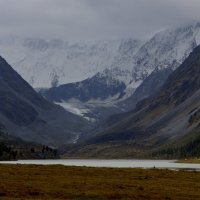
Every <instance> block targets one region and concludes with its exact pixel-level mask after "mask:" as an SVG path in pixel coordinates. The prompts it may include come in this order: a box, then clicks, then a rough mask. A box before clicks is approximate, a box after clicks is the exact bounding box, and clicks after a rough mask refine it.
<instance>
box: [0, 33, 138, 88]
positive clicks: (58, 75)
mask: <svg viewBox="0 0 200 200" xmlns="http://www.w3.org/2000/svg"><path fill="white" fill-rule="evenodd" d="M140 46H141V42H139V41H137V40H134V39H122V40H113V41H111V40H108V41H97V42H85V43H83V42H79V43H69V42H66V41H61V40H50V41H46V40H42V39H30V38H29V39H22V38H19V37H14V36H12V37H11V36H10V37H6V38H5V37H4V38H0V53H1V55H3V56H4V57H5V58H6V59H7V60H8V62H9V63H11V64H12V66H14V68H15V70H16V71H17V72H18V73H20V74H21V75H22V77H23V78H24V79H25V80H26V81H28V82H29V83H30V84H31V85H32V86H33V87H35V88H49V87H52V86H57V85H61V84H66V83H72V82H78V81H82V80H84V79H87V78H89V77H92V76H94V75H95V74H96V73H98V72H101V71H103V70H105V69H107V68H109V69H112V64H113V62H114V60H115V58H118V57H119V55H120V56H121V54H122V53H123V56H124V57H125V58H127V57H128V56H129V55H131V56H132V55H133V54H134V53H136V52H137V50H138V49H139V47H140ZM123 60H126V59H123ZM126 62H127V60H126ZM129 65H130V64H129ZM124 66H127V64H124ZM129 67H130V66H129ZM124 73H127V72H126V71H125V70H124Z"/></svg>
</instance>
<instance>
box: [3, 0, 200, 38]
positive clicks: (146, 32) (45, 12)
mask: <svg viewBox="0 0 200 200" xmlns="http://www.w3.org/2000/svg"><path fill="white" fill-rule="evenodd" d="M192 20H196V21H198V20H199V21H200V0H0V35H5V34H17V35H22V36H30V37H41V38H65V39H66V40H93V39H95V40H96V39H105V38H108V39H111V38H113V39H116V38H127V37H135V38H142V37H149V36H151V35H152V34H153V33H155V32H157V31H159V30H162V29H164V28H167V27H170V26H175V25H178V24H183V23H188V22H190V21H192Z"/></svg>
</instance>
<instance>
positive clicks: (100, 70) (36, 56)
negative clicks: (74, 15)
mask: <svg viewBox="0 0 200 200" xmlns="http://www.w3.org/2000/svg"><path fill="white" fill-rule="evenodd" d="M199 44H200V23H193V24H190V25H186V26H182V27H178V28H173V29H169V30H165V31H162V32H159V33H157V34H155V35H154V36H153V37H152V38H151V39H149V40H148V41H146V42H140V41H138V40H135V39H122V40H113V41H110V40H107V41H106V40H104V41H97V42H79V43H78V42H77V43H74V44H72V43H69V42H65V41H61V40H51V41H46V40H41V39H22V38H18V37H7V38H1V39H0V53H1V54H2V55H3V56H4V57H5V58H6V59H7V60H8V61H9V62H10V63H11V64H12V66H13V67H14V68H15V70H16V71H17V72H18V73H20V74H21V75H22V77H23V78H24V79H25V80H27V81H28V82H29V83H30V84H31V85H32V86H33V87H35V88H36V87H39V88H46V87H51V86H53V87H54V89H53V91H54V93H55V94H57V91H56V90H60V87H61V88H67V91H66V92H65V90H62V93H63V95H62V94H60V95H59V99H58V97H57V99H56V102H58V103H60V102H63V103H66V101H69V100H70V99H75V102H76V100H78V101H84V103H86V100H83V99H82V97H83V94H84V93H85V92H87V91H91V88H92V87H94V88H93V89H92V91H93V92H92V93H91V92H90V93H88V94H87V101H91V100H92V101H93V102H95V101H94V100H98V102H99V100H101V101H106V98H107V99H109V101H108V102H109V104H110V102H111V101H112V102H114V106H116V102H118V101H123V100H124V99H126V98H128V97H130V96H131V95H134V91H135V90H136V88H138V87H139V86H140V85H141V84H143V81H144V80H145V79H146V78H147V77H148V76H149V75H151V74H152V73H153V72H155V71H158V75H156V77H157V76H159V70H163V69H168V68H170V69H172V70H174V69H176V68H177V67H178V66H180V64H181V63H182V62H183V61H184V60H185V58H186V57H187V56H188V55H189V54H190V52H192V50H193V49H194V48H195V47H196V46H197V45H199ZM97 74H98V75H97ZM162 74H163V73H162ZM168 75H169V74H168V73H166V76H168ZM154 76H155V74H154ZM102 77H103V79H102ZM165 79H166V77H165V78H163V79H162V80H163V81H162V80H160V79H158V80H159V82H158V83H157V84H160V85H162V84H163V82H164V80H165ZM101 80H105V82H106V83H103V82H102V81H101ZM109 80H112V81H109ZM94 82H96V83H98V84H94ZM113 82H116V83H118V84H119V85H123V84H125V87H121V88H116V86H115V87H114V90H112V89H111V87H113ZM152 82H154V81H152ZM85 83H87V84H85ZM99 83H102V88H104V91H108V92H106V93H103V92H98V93H95V92H96V90H99V88H101V84H100V85H99ZM66 84H67V85H66ZM145 84H146V82H145ZM62 85H65V87H62ZM81 85H84V87H78V89H77V86H81ZM96 85H98V88H97V87H96V88H95V86H96ZM146 85H148V84H146ZM56 86H60V87H56ZM106 87H107V88H106ZM152 87H153V86H152ZM141 88H143V90H144V91H146V90H147V89H148V90H151V87H149V86H148V88H146V86H145V85H144V86H142V87H141ZM156 88H160V87H156ZM73 89H74V90H75V91H73V92H70V94H69V91H70V90H73ZM154 89H155V88H154ZM50 91H52V90H50ZM109 91H111V92H110V93H109ZM113 91H115V92H113ZM153 91H154V92H156V90H153ZM77 92H79V93H80V94H77ZM47 93H48V91H47ZM96 94H98V95H96ZM101 94H102V95H101ZM141 94H142V95H143V96H145V97H147V96H148V95H147V96H146V95H145V94H143V92H141ZM148 94H152V92H148ZM51 95H52V94H51ZM66 95H67V98H66ZM45 96H46V97H47V96H48V95H45ZM53 96H54V99H55V95H54V94H53ZM119 97H120V98H119ZM131 99H141V98H140V97H137V98H131ZM110 100H111V101H110ZM136 103H137V102H134V103H133V104H136ZM122 104H123V103H122ZM122 104H120V105H122ZM81 106H82V105H81ZM92 107H94V105H92ZM125 107H129V106H126V105H125ZM130 108H132V106H130ZM87 109H88V108H87Z"/></svg>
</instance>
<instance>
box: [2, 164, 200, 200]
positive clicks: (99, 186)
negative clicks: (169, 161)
mask: <svg viewBox="0 0 200 200" xmlns="http://www.w3.org/2000/svg"><path fill="white" fill-rule="evenodd" d="M199 180H200V172H195V171H193V172H192V171H191V172H186V171H170V170H157V169H152V170H143V169H108V168H86V167H65V166H59V165H58V166H38V165H0V199H2V200H5V199H6V200H12V199H38V200H39V199H42V200H43V199H45V200H51V199H77V200H79V199H88V200H89V199H91V200H104V199H131V200H132V199H145V200H146V199H150V200H151V199H152V200H158V199H168V200H170V199H179V200H182V199H183V200H187V199H200V181H199Z"/></svg>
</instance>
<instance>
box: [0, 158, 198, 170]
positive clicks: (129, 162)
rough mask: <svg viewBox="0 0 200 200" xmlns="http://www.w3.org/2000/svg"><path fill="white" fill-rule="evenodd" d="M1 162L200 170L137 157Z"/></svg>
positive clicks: (191, 166) (191, 165) (172, 161)
mask: <svg viewBox="0 0 200 200" xmlns="http://www.w3.org/2000/svg"><path fill="white" fill-rule="evenodd" d="M0 164H36V165H65V166H86V167H111V168H112V167H113V168H148V169H149V168H154V167H155V168H166V169H191V170H192V169H194V170H200V164H188V163H176V162H175V160H137V159H111V160H104V159H58V160H18V161H0Z"/></svg>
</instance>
